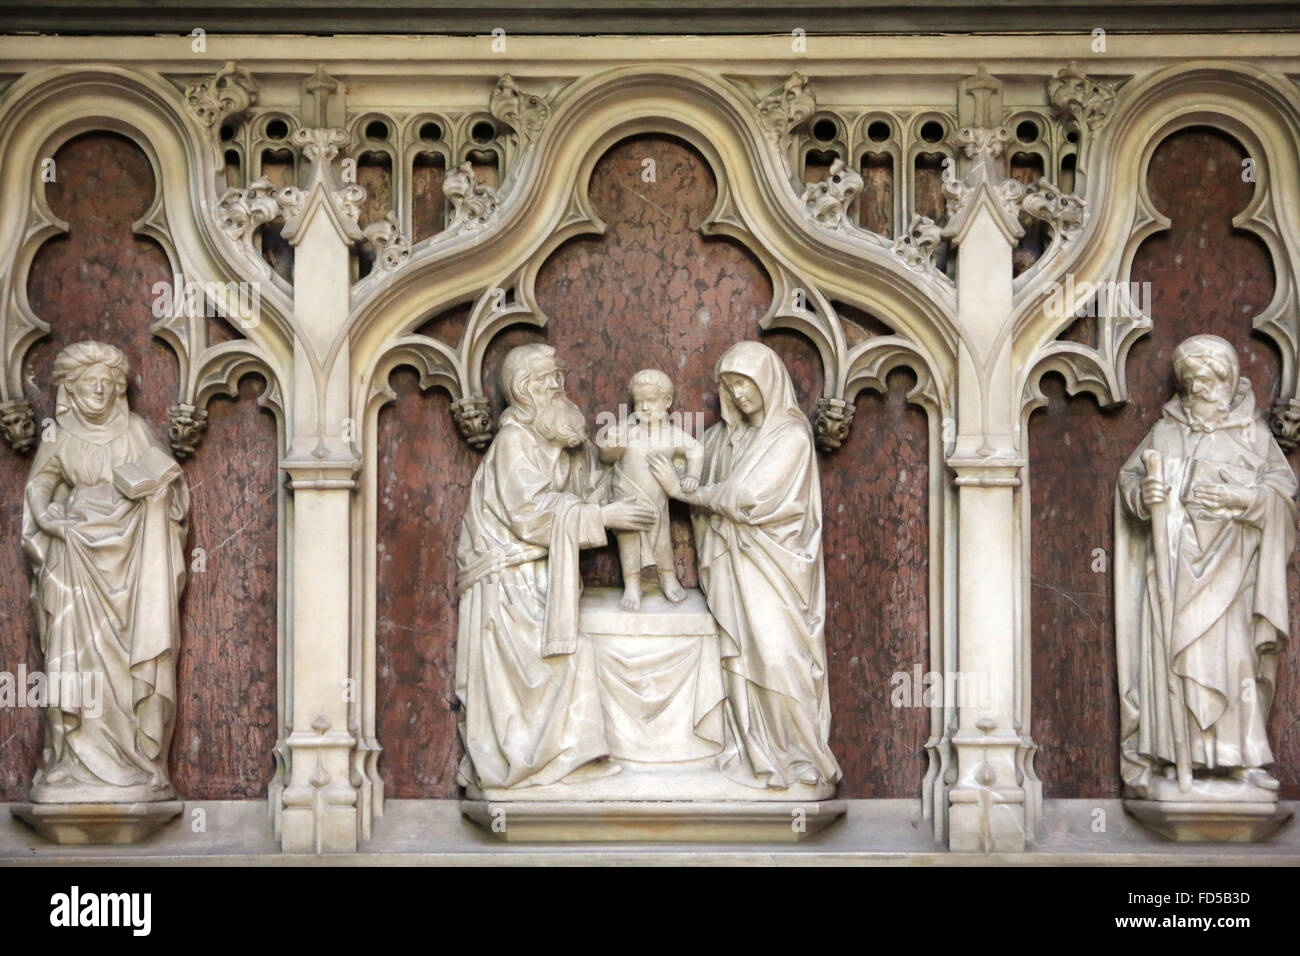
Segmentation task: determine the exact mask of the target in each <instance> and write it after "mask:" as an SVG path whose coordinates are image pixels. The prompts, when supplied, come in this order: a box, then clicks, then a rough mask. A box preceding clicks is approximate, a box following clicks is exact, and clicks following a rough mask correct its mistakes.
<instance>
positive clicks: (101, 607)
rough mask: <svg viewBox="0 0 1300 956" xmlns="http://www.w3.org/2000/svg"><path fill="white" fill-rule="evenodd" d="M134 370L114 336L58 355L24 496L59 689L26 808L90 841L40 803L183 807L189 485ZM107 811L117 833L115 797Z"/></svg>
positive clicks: (51, 676)
mask: <svg viewBox="0 0 1300 956" xmlns="http://www.w3.org/2000/svg"><path fill="white" fill-rule="evenodd" d="M127 375H128V366H127V359H126V356H124V355H123V354H122V352H121V351H119V350H118V349H117V348H115V347H113V346H111V345H105V344H104V343H101V342H80V343H78V344H76V345H70V346H68V347H67V348H65V349H63V351H62V352H60V353H59V355H58V357H57V358H56V359H55V363H54V384H55V385H56V386H57V387H58V394H57V398H56V405H55V423H56V427H55V430H54V438H53V440H52V441H43V442H42V443H41V445H40V446H39V448H38V450H37V452H36V457H35V459H34V460H33V462H32V468H31V473H30V476H29V478H28V480H27V489H26V494H25V497H24V501H23V527H22V542H23V547H24V550H25V551H26V553H27V556H28V558H29V559H30V560H31V564H32V570H33V577H34V579H33V584H32V605H33V611H34V616H35V619H36V624H37V631H38V636H39V640H40V647H41V651H42V653H43V655H44V659H45V670H46V675H47V679H48V686H49V689H50V698H49V701H48V706H46V707H45V708H44V709H43V711H42V732H43V744H42V752H41V759H40V765H39V767H38V769H37V771H36V776H35V779H34V780H33V782H32V789H31V798H30V799H31V802H32V804H35V805H38V806H37V807H34V808H31V811H30V812H31V814H33V815H34V816H35V817H39V818H41V821H43V822H44V825H45V826H47V827H50V828H52V830H46V831H45V832H47V834H48V835H52V836H54V837H55V838H56V839H60V841H61V842H65V841H66V842H88V840H87V839H86V836H87V834H86V833H85V832H84V828H83V832H82V833H81V838H78V837H77V836H76V834H75V833H69V832H67V831H66V830H60V825H59V824H58V815H57V814H51V813H49V812H47V813H44V814H42V813H40V809H41V807H40V806H39V805H47V804H54V805H83V804H108V805H122V804H132V805H141V804H157V803H160V802H166V804H167V805H166V806H163V807H157V808H156V810H157V811H158V813H157V814H155V819H156V822H163V821H165V819H167V818H170V817H171V816H174V815H175V814H176V813H178V812H179V811H180V804H179V803H175V802H174V799H175V796H176V794H175V791H174V790H173V789H172V785H171V783H170V781H169V780H168V775H167V756H168V749H169V747H170V743H171V735H172V726H173V720H174V717H175V714H176V677H175V666H176V652H177V648H178V645H179V642H180V617H179V612H178V602H179V600H180V596H181V591H182V589H183V588H184V586H185V579H186V568H185V561H184V543H185V535H186V518H187V514H188V511H189V491H188V489H187V487H186V484H185V479H184V477H183V476H182V474H181V470H180V466H179V465H178V464H177V463H176V462H175V461H174V460H173V459H172V458H171V457H170V456H169V455H168V453H167V452H166V451H165V450H164V446H163V445H162V444H161V442H160V441H159V440H158V439H157V438H156V437H155V436H154V435H153V433H152V431H151V430H150V429H149V427H148V425H147V424H146V423H145V422H144V420H143V419H141V418H140V417H139V416H137V415H135V414H134V413H132V412H131V411H130V409H129V408H128V406H127V399H126V388H127ZM146 810H147V808H146ZM84 813H85V808H80V809H78V808H73V810H72V811H71V815H72V816H76V815H78V814H80V815H82V816H84ZM20 815H22V814H20ZM129 815H131V816H133V817H135V820H134V822H133V823H132V824H131V827H129V828H128V829H127V830H125V831H123V830H118V831H117V832H115V833H108V834H107V837H108V838H109V839H111V840H112V841H113V842H126V841H127V840H129V839H131V838H133V836H138V835H142V834H141V833H140V832H139V831H138V828H139V826H140V825H141V820H140V818H141V816H142V811H141V810H140V808H139V806H136V807H135V809H134V811H131V812H130V814H129ZM143 816H145V817H148V816H149V814H148V813H147V812H143ZM158 817H161V819H157V818H158ZM100 818H101V819H100V821H99V822H100V823H102V824H103V825H104V826H107V827H109V828H110V829H111V828H112V827H113V826H114V819H115V816H114V812H113V809H112V807H109V808H107V809H105V810H104V811H103V812H102V813H101V814H100ZM28 819H29V820H31V822H34V823H36V824H37V826H38V829H40V828H41V826H42V824H41V822H38V821H37V820H33V819H32V817H31V816H29V817H28ZM119 822H120V821H119ZM83 827H84V824H83ZM75 829H76V827H75V826H74V827H73V830H74V831H75ZM98 836H100V837H104V836H105V834H104V833H100V834H98ZM89 842H94V841H93V840H92V841H89Z"/></svg>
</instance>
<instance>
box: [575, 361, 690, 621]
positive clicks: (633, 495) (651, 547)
mask: <svg viewBox="0 0 1300 956" xmlns="http://www.w3.org/2000/svg"><path fill="white" fill-rule="evenodd" d="M629 390H630V391H631V393H632V405H633V412H634V414H633V417H632V419H631V420H630V421H629V422H628V423H627V424H626V425H624V426H622V427H620V428H619V429H617V430H616V432H615V434H614V436H613V439H612V440H611V441H609V442H607V443H605V444H604V446H603V447H602V448H601V450H600V458H601V461H602V462H605V463H607V464H608V463H610V462H613V463H614V476H613V479H614V480H613V497H614V499H615V500H625V501H636V502H640V503H641V504H644V505H648V506H649V507H651V508H654V510H655V523H654V526H653V527H652V528H651V529H650V530H649V531H642V532H631V531H625V532H621V533H620V534H618V535H617V538H618V556H619V562H620V564H621V566H622V570H623V597H622V599H621V602H620V603H621V605H622V606H623V607H624V608H626V609H627V610H629V611H635V610H637V609H639V608H640V607H641V570H642V568H647V567H650V568H654V569H655V571H656V572H657V573H658V575H659V586H660V589H661V590H662V591H663V594H664V597H666V598H667V599H668V600H670V601H672V602H674V603H677V602H680V601H683V600H685V599H686V592H685V591H683V590H682V586H681V584H680V583H679V582H678V580H677V570H676V566H675V564H674V561H673V543H672V539H671V538H670V537H669V519H668V495H667V494H666V493H665V492H664V490H663V488H662V487H660V485H659V482H658V481H656V480H655V477H654V475H653V474H651V472H650V455H652V454H663V455H666V456H668V457H669V458H670V459H671V460H673V461H674V463H676V461H677V460H681V461H682V462H684V466H685V474H684V476H683V477H682V488H683V490H685V491H687V492H691V491H694V490H695V488H696V486H697V485H698V484H699V481H700V473H701V471H702V469H703V466H704V458H703V446H701V445H700V443H699V442H698V441H696V440H695V438H693V437H692V436H691V435H690V434H689V433H688V432H687V431H686V430H685V429H684V428H682V427H681V426H680V425H679V424H678V423H677V422H675V421H673V418H672V416H670V415H669V414H668V409H669V408H671V407H672V404H673V382H672V379H670V378H669V377H668V376H667V375H666V374H665V373H663V372H660V371H658V370H657V369H642V370H641V371H640V372H637V373H636V374H635V375H633V376H632V381H631V382H630V383H629Z"/></svg>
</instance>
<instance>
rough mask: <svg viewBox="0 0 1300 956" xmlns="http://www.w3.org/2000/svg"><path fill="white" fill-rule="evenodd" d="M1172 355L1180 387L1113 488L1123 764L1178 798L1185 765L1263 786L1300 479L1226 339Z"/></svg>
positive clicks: (1201, 776)
mask: <svg viewBox="0 0 1300 956" xmlns="http://www.w3.org/2000/svg"><path fill="white" fill-rule="evenodd" d="M1173 364H1174V372H1175V374H1176V376H1177V378H1178V382H1179V391H1180V393H1181V394H1180V395H1178V396H1176V397H1174V398H1173V399H1171V400H1170V401H1169V402H1168V403H1167V404H1166V405H1165V406H1164V410H1163V413H1162V416H1161V419H1160V421H1158V422H1157V423H1156V424H1155V425H1154V426H1153V427H1152V428H1151V431H1150V432H1148V433H1147V436H1146V438H1145V439H1143V441H1142V443H1141V445H1139V446H1138V448H1137V450H1136V451H1135V452H1134V453H1133V455H1132V456H1131V457H1130V458H1129V460H1128V462H1127V463H1126V464H1125V465H1124V467H1123V469H1122V470H1121V472H1120V476H1119V484H1118V486H1117V488H1116V494H1115V634H1116V651H1117V659H1118V669H1119V691H1120V750H1121V773H1122V776H1123V779H1124V783H1125V784H1126V786H1127V789H1128V793H1129V795H1131V796H1136V797H1140V798H1148V797H1150V798H1154V799H1176V796H1174V795H1173V791H1172V789H1171V787H1172V780H1173V779H1174V778H1175V777H1177V778H1179V779H1180V785H1179V789H1180V790H1186V789H1187V788H1189V786H1190V785H1191V782H1192V781H1193V779H1195V780H1196V781H1205V780H1207V779H1208V778H1227V779H1228V780H1230V781H1236V782H1235V783H1230V784H1228V785H1229V786H1241V785H1242V784H1243V783H1244V784H1245V785H1248V786H1251V787H1253V788H1257V789H1258V790H1259V791H1260V792H1261V796H1262V797H1263V796H1264V795H1265V794H1266V793H1267V792H1270V791H1273V792H1275V791H1276V790H1277V781H1276V780H1274V779H1273V777H1272V776H1270V775H1269V774H1268V773H1267V772H1266V771H1265V770H1264V769H1263V768H1264V767H1265V766H1267V765H1268V764H1271V763H1272V762H1273V753H1272V751H1271V750H1270V749H1269V744H1268V738H1267V736H1266V734H1265V723H1266V721H1267V719H1268V713H1269V709H1270V706H1271V705H1272V700H1273V694H1274V690H1275V678H1276V673H1277V659H1278V654H1279V652H1280V651H1281V650H1282V648H1283V647H1284V646H1285V644H1286V640H1287V635H1288V627H1289V623H1288V619H1287V591H1286V565H1287V559H1288V558H1289V557H1290V555H1291V551H1292V549H1293V548H1294V546H1295V523H1296V506H1295V502H1294V497H1295V494H1296V488H1297V484H1296V478H1295V475H1294V473H1293V472H1292V470H1291V467H1290V466H1289V465H1288V464H1287V461H1286V459H1285V458H1284V457H1283V456H1282V451H1281V449H1280V448H1279V447H1278V445H1277V442H1276V441H1274V439H1273V437H1272V435H1271V434H1270V433H1269V429H1268V426H1267V424H1266V423H1265V422H1264V420H1263V419H1262V418H1261V417H1260V415H1259V413H1258V412H1257V411H1256V409H1255V398H1254V393H1253V392H1252V390H1251V386H1250V382H1249V380H1248V379H1245V378H1239V377H1238V362H1237V355H1236V352H1235V350H1234V349H1233V347H1232V346H1231V345H1230V344H1229V343H1228V342H1226V341H1225V340H1223V339H1221V338H1219V337H1218V336H1214V335H1197V336H1193V337H1192V338H1189V339H1187V340H1186V341H1184V342H1183V343H1181V344H1180V345H1179V346H1178V348H1177V349H1176V350H1175V352H1174V359H1173ZM1152 452H1154V453H1155V454H1152ZM1162 778H1169V779H1168V780H1162ZM1200 786H1201V788H1202V789H1203V788H1204V786H1205V784H1200Z"/></svg>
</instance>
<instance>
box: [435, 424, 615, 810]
mask: <svg viewBox="0 0 1300 956" xmlns="http://www.w3.org/2000/svg"><path fill="white" fill-rule="evenodd" d="M600 477H601V470H600V467H599V463H598V462H597V460H596V454H595V450H594V448H592V446H591V445H590V444H589V443H585V442H584V443H583V445H582V446H580V447H579V448H576V449H567V448H561V447H560V446H558V445H555V444H553V443H551V442H548V441H546V440H544V439H542V438H541V437H539V436H538V435H537V434H536V432H534V431H533V430H532V429H530V428H528V427H527V426H526V425H524V424H521V423H520V422H519V421H517V420H515V419H513V418H512V417H511V415H510V411H509V410H507V412H506V414H505V415H503V416H502V426H501V430H500V431H499V433H498V434H497V436H496V438H495V440H494V441H493V442H492V445H491V447H489V448H488V451H487V454H486V455H485V456H484V458H483V461H482V462H481V463H480V465H479V468H478V471H477V472H476V473H475V475H474V480H473V483H472V484H471V486H470V500H469V504H468V506H467V507H466V509H465V517H464V519H463V521H462V523H461V535H460V545H459V547H458V549H457V552H456V564H457V569H458V572H459V575H458V578H459V580H458V583H459V586H460V591H461V597H460V615H459V622H458V630H459V633H458V637H457V650H456V696H457V698H459V700H460V711H459V718H458V723H459V728H460V735H461V740H462V742H463V744H464V747H465V757H464V759H463V760H462V761H461V765H460V774H459V778H458V780H459V783H461V785H463V786H470V785H476V786H478V787H480V788H482V787H528V786H537V785H542V784H548V783H555V782H556V781H559V780H561V779H563V778H564V777H565V776H567V775H568V774H569V773H571V772H572V771H574V770H576V769H577V768H579V767H581V766H582V765H583V764H586V763H589V762H591V761H593V760H598V759H600V758H602V757H605V756H608V754H609V744H608V743H607V741H606V736H605V723H604V717H603V713H602V709H601V699H600V692H599V688H598V678H597V674H596V660H595V651H594V649H593V647H592V645H591V641H590V639H589V638H588V637H587V636H586V635H585V634H582V633H581V632H580V631H579V630H578V598H579V596H580V594H581V591H582V581H581V578H580V577H579V574H578V550H579V549H580V548H590V547H595V546H598V545H603V544H605V543H606V541H607V535H606V532H605V525H604V523H603V521H602V518H601V509H600V505H599V504H594V503H593V504H589V503H588V501H592V502H596V501H599V500H600V491H602V490H603V489H598V488H597V480H598V479H599V478H600Z"/></svg>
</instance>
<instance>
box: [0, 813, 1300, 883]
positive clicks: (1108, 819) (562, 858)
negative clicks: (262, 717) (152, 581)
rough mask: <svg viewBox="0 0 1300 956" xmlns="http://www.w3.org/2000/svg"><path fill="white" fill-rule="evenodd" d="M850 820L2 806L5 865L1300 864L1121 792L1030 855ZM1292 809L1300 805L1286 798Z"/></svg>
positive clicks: (924, 823)
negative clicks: (334, 840)
mask: <svg viewBox="0 0 1300 956" xmlns="http://www.w3.org/2000/svg"><path fill="white" fill-rule="evenodd" d="M847 802H848V805H849V810H848V813H847V814H846V815H845V816H844V818H843V820H842V821H841V822H840V823H838V824H837V825H835V826H833V827H828V828H827V829H825V830H823V831H822V832H820V833H815V834H812V835H810V836H809V837H808V838H807V839H806V840H801V841H799V842H798V843H790V842H784V843H749V844H731V845H728V844H722V843H673V844H670V843H640V844H638V843H623V844H608V843H607V844H596V843H551V844H537V843H532V844H530V843H507V842H504V841H502V840H499V839H497V838H495V837H494V836H492V835H491V834H489V833H484V832H483V831H482V830H481V829H480V828H479V827H478V826H477V825H475V824H474V823H471V822H470V821H469V820H466V819H465V818H464V817H463V816H462V815H461V811H460V801H459V800H388V801H386V803H385V808H384V815H383V817H381V818H380V819H378V820H376V821H375V831H374V836H373V837H372V838H371V839H369V840H367V841H366V842H365V843H363V844H362V845H361V848H360V850H359V851H358V852H356V853H347V854H333V855H325V856H315V855H311V854H295V853H281V852H280V851H279V848H278V847H277V846H276V843H275V839H274V837H273V836H272V834H271V821H270V818H269V816H268V813H267V805H266V800H265V799H258V800H187V801H185V806H186V809H187V811H188V812H189V814H193V813H194V811H196V810H203V811H204V819H205V824H206V828H205V829H204V830H203V831H201V832H196V831H195V830H194V828H193V827H192V826H190V825H185V826H179V825H178V826H170V827H165V828H164V829H162V830H160V831H158V832H156V833H154V834H153V835H152V836H150V837H147V838H145V839H144V840H143V841H142V842H140V843H138V844H135V845H134V846H55V845H53V844H51V843H49V842H47V841H46V840H44V839H43V838H41V837H39V836H37V835H36V834H35V833H34V832H33V831H32V830H31V829H30V828H29V827H27V826H26V825H25V824H23V823H21V822H20V821H18V820H16V819H13V818H12V817H10V816H9V815H8V814H7V813H0V866H33V865H35V866H61V865H71V866H158V865H167V866H250V865H256V866H592V865H626V866H931V867H934V866H957V867H965V866H980V867H983V866H1027V867H1033V866H1161V867H1168V866H1190V867H1199V866H1292V867H1294V866H1300V827H1297V826H1296V825H1295V823H1294V822H1292V823H1288V824H1284V825H1283V826H1282V827H1281V828H1280V829H1279V830H1278V831H1277V832H1275V833H1273V834H1272V835H1271V836H1269V837H1267V838H1266V839H1264V840H1263V841H1261V842H1259V843H1220V844H1213V843H1173V842H1171V841H1169V840H1166V839H1165V838H1163V837H1160V836H1157V835H1156V834H1154V833H1152V832H1150V831H1149V830H1147V829H1146V828H1145V827H1144V826H1143V825H1142V824H1140V823H1138V822H1137V821H1136V820H1134V819H1132V818H1131V817H1129V816H1127V815H1126V814H1125V813H1124V808H1123V806H1122V805H1121V803H1120V801H1119V800H1118V799H1111V798H1107V799H1090V800H1080V799H1072V800H1058V799H1050V800H1045V801H1044V802H1043V810H1044V812H1043V821H1042V825H1041V827H1040V829H1039V832H1038V834H1037V837H1036V839H1035V841H1034V842H1033V843H1031V844H1030V845H1029V846H1028V847H1027V848H1026V851H1025V852H1024V853H998V854H984V853H950V852H948V850H947V849H945V848H944V847H943V845H942V844H938V843H936V842H935V841H934V838H933V836H932V835H931V827H930V821H928V820H923V819H922V818H921V801H920V799H919V798H913V799H891V800H849V801H847ZM1280 805H1281V806H1283V807H1288V808H1290V809H1292V810H1294V809H1295V806H1296V804H1295V803H1292V802H1289V801H1283V802H1282V803H1281V804H1280Z"/></svg>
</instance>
